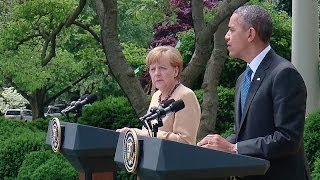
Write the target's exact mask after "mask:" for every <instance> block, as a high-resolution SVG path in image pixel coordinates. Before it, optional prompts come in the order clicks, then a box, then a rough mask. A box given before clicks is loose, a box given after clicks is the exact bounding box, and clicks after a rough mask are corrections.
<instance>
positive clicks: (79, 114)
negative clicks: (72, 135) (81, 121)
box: [74, 107, 82, 123]
mask: <svg viewBox="0 0 320 180" xmlns="http://www.w3.org/2000/svg"><path fill="white" fill-rule="evenodd" d="M81 114H82V108H81V107H80V108H77V109H75V115H74V123H78V118H79V117H80V116H81Z"/></svg>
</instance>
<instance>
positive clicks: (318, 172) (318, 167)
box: [311, 152, 320, 180]
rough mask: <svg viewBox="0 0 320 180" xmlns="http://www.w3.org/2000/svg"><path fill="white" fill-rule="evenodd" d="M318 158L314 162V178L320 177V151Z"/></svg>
mask: <svg viewBox="0 0 320 180" xmlns="http://www.w3.org/2000/svg"><path fill="white" fill-rule="evenodd" d="M316 157H317V158H316V160H315V162H314V170H313V171H312V174H311V176H312V179H314V180H318V179H320V152H318V153H317V156H316Z"/></svg>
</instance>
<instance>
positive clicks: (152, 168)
mask: <svg viewBox="0 0 320 180" xmlns="http://www.w3.org/2000/svg"><path fill="white" fill-rule="evenodd" d="M123 138H124V135H123V134H120V136H119V140H118V145H117V149H116V154H115V158H114V160H115V162H116V164H117V165H118V166H119V167H120V168H123V169H125V165H124V160H123V158H124V156H123V155H124V154H123V152H124V151H123V145H124V143H123ZM139 146H140V148H139V151H140V152H139V158H138V159H139V160H138V166H137V175H138V176H139V177H140V179H141V180H149V179H165V180H176V179H193V180H199V179H211V180H212V179H217V178H219V179H220V178H224V177H230V176H248V175H263V174H265V173H266V171H267V170H268V168H269V161H267V160H263V159H258V158H254V157H249V156H244V155H236V154H230V153H225V152H221V151H215V150H211V149H206V148H202V147H198V146H193V145H188V144H182V143H177V142H173V141H168V140H162V139H157V138H153V137H139Z"/></svg>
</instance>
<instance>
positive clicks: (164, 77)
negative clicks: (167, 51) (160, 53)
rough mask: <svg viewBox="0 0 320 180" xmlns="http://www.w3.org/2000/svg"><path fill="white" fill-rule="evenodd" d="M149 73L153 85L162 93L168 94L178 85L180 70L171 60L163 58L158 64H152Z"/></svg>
mask: <svg viewBox="0 0 320 180" xmlns="http://www.w3.org/2000/svg"><path fill="white" fill-rule="evenodd" d="M149 73H150V76H151V80H152V83H153V85H154V86H155V87H156V88H157V89H159V90H160V91H161V92H167V91H170V90H171V89H172V87H173V86H174V85H175V84H176V81H177V80H176V79H175V77H177V76H178V73H179V68H178V67H173V66H172V65H171V64H170V62H169V60H168V59H166V58H163V57H161V58H160V59H159V60H158V61H157V62H155V63H153V64H150V66H149Z"/></svg>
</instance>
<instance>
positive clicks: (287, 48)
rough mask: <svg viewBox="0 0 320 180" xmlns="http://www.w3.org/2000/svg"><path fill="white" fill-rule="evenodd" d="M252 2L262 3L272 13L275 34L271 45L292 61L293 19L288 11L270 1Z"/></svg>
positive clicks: (254, 2) (254, 1)
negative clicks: (280, 8)
mask: <svg viewBox="0 0 320 180" xmlns="http://www.w3.org/2000/svg"><path fill="white" fill-rule="evenodd" d="M250 2H251V3H252V4H257V5H261V6H262V7H264V8H265V9H267V10H268V12H269V13H270V15H271V17H272V20H273V34H272V37H271V40H270V44H271V47H272V48H273V49H274V50H275V52H276V53H278V54H279V55H280V56H282V57H284V58H286V59H288V60H289V61H291V35H292V33H291V32H292V28H291V27H292V20H291V17H290V16H289V15H288V13H287V12H285V11H281V10H279V9H278V8H277V7H276V6H275V5H274V4H272V3H270V2H259V1H258V0H251V1H250Z"/></svg>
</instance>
